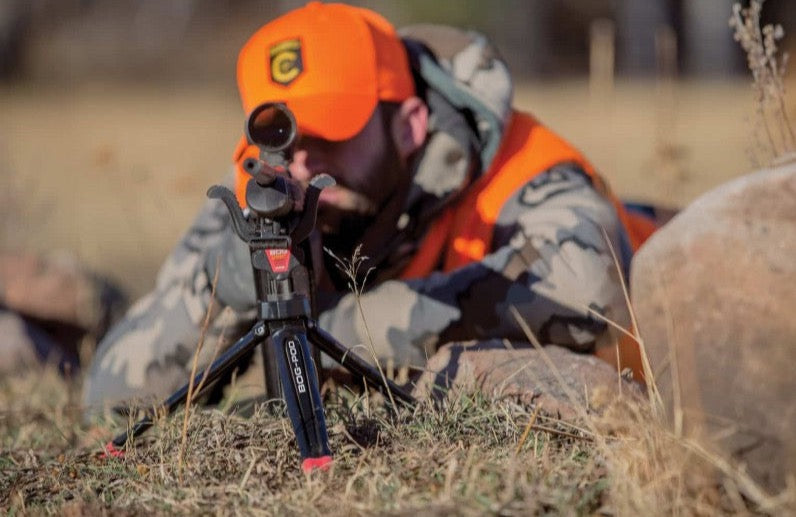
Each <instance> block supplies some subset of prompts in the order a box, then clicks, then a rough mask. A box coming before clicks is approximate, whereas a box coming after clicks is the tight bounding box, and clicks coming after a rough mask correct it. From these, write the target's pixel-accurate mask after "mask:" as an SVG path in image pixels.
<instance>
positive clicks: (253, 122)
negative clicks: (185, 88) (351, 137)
mask: <svg viewBox="0 0 796 517" xmlns="http://www.w3.org/2000/svg"><path fill="white" fill-rule="evenodd" d="M263 114H265V115H266V117H260V116H261V115H263ZM260 119H263V120H265V123H263V122H262V120H260ZM285 120H287V122H288V123H289V124H291V126H287V125H286V124H285ZM275 121H276V124H275ZM246 131H247V137H248V138H249V141H250V142H256V143H258V145H260V147H261V149H264V151H263V152H262V153H261V156H262V155H263V154H264V155H265V156H266V158H270V159H268V160H267V161H268V162H276V166H273V165H272V164H271V163H266V161H261V160H256V159H254V158H249V159H247V160H246V162H245V163H244V168H245V169H246V170H247V171H248V172H249V173H250V174H251V175H252V178H251V179H250V180H249V181H248V183H247V185H246V204H247V206H248V208H249V211H250V215H249V217H248V218H247V217H245V216H244V214H243V211H242V210H241V208H240V206H239V204H238V201H237V199H236V198H235V196H234V194H233V193H232V192H231V191H230V190H229V189H227V188H225V187H222V186H219V185H214V186H212V187H211V188H210V189H209V190H208V192H207V195H208V197H210V198H214V199H220V200H221V201H223V202H224V204H225V205H226V207H227V209H228V210H229V213H230V216H231V218H232V226H233V228H234V230H235V233H237V235H238V236H239V237H240V238H241V239H242V240H243V241H245V242H246V243H247V244H248V246H249V252H250V256H251V264H252V269H253V272H254V282H255V289H256V293H257V321H256V322H255V323H254V326H253V327H252V329H251V330H250V331H249V332H248V333H247V334H246V335H244V336H243V337H242V338H240V339H239V340H238V341H237V342H236V343H235V344H234V345H232V346H231V347H230V348H229V349H227V350H226V351H225V352H224V353H223V354H222V355H221V356H219V357H218V359H216V360H215V361H214V362H213V363H212V364H210V365H209V366H208V367H207V368H206V369H205V370H204V371H202V372H200V373H198V374H197V375H196V376H195V377H194V379H193V386H198V385H199V384H200V382H202V379H203V378H205V380H204V383H203V388H204V387H209V386H210V385H212V384H213V382H214V381H216V380H217V379H218V378H219V377H221V376H222V375H223V374H225V373H226V372H228V371H230V370H231V369H232V368H234V367H235V366H236V365H237V364H238V363H239V362H240V361H241V359H242V358H244V357H245V356H246V355H247V353H248V352H249V351H251V350H252V349H253V348H254V347H256V346H258V345H263V348H262V352H263V359H264V366H265V380H266V395H267V396H268V397H269V398H277V397H279V396H280V393H281V395H282V396H283V397H284V400H285V403H286V406H287V412H288V415H289V417H290V420H291V423H292V425H293V431H294V432H295V434H296V439H297V441H298V446H299V451H300V454H301V458H302V468H303V469H304V470H305V471H310V470H313V469H314V468H319V467H323V466H325V465H327V464H328V463H329V462H330V461H331V451H330V449H329V439H328V436H327V430H326V422H325V418H324V412H323V406H322V404H321V396H320V391H319V387H318V374H317V370H316V365H315V361H313V357H312V352H311V349H310V344H312V345H314V346H315V347H317V349H319V350H322V351H323V352H325V353H326V354H328V355H329V356H330V357H331V358H332V359H334V360H335V361H337V362H338V363H339V364H341V365H342V366H344V367H345V368H347V369H348V370H349V371H350V372H351V373H352V374H354V375H355V376H357V377H358V378H365V379H366V380H368V381H370V382H371V383H372V384H373V385H374V386H375V387H377V388H378V389H380V390H381V391H386V390H390V391H391V392H392V395H393V396H394V397H395V398H398V399H400V400H402V401H403V402H405V403H408V404H412V403H414V399H413V398H412V396H411V395H410V394H409V393H408V392H407V391H406V390H404V389H403V388H402V387H400V386H398V385H396V384H395V383H393V382H391V381H390V380H387V379H384V380H383V378H382V376H381V375H380V374H379V373H378V371H377V370H376V369H375V368H373V367H372V366H371V365H370V364H368V363H367V362H366V361H364V360H363V359H361V358H360V357H358V356H357V355H356V354H353V353H350V352H349V350H348V348H347V347H345V346H344V345H342V344H341V343H339V342H338V341H337V340H335V339H334V338H333V337H332V336H331V335H329V334H328V333H327V332H324V331H323V330H322V329H320V328H319V327H318V325H317V324H316V322H315V320H314V319H313V317H312V303H311V301H312V300H311V298H312V286H311V280H310V269H309V268H308V267H307V265H305V263H306V264H310V268H311V258H312V257H311V253H310V249H309V241H308V237H309V235H310V233H311V232H312V230H313V228H314V227H315V219H316V215H317V209H318V199H319V197H320V193H321V190H322V189H323V188H324V187H327V186H331V185H334V180H333V179H332V178H331V177H330V176H328V175H325V174H323V175H319V176H316V177H315V178H313V179H312V181H311V182H310V184H309V187H308V188H307V189H306V191H305V192H304V203H303V210H302V211H301V212H300V213H297V212H296V211H295V210H294V209H293V208H294V201H295V199H294V197H293V194H292V193H293V192H294V191H295V184H292V183H291V180H290V178H288V177H286V176H285V175H284V174H281V172H283V171H284V170H286V164H287V161H286V159H285V157H284V154H282V152H283V151H285V150H286V149H287V148H288V147H289V145H290V144H291V143H292V140H293V138H294V137H295V120H294V119H293V116H292V114H291V113H290V112H289V111H288V110H287V108H286V107H285V106H284V105H281V104H265V105H263V106H260V107H258V108H256V109H255V110H254V111H253V112H252V114H251V115H250V116H249V119H248V123H247V127H246ZM385 383H386V384H385ZM189 385H190V384H189V383H187V384H185V385H184V386H183V387H182V388H180V389H179V390H177V391H176V392H174V393H173V394H172V395H171V396H169V397H168V398H166V399H165V400H164V401H163V402H162V403H161V405H160V407H158V408H156V410H160V411H163V412H165V414H170V413H171V412H173V411H174V410H175V409H176V408H177V407H179V405H180V404H183V403H184V402H185V401H186V400H187V397H188V391H189ZM197 395H198V394H197ZM155 413H156V411H155V410H153V411H150V412H149V413H148V414H147V415H146V416H145V417H144V418H142V419H141V420H139V421H138V422H136V423H135V424H134V425H133V426H132V427H131V428H130V429H129V430H128V431H126V432H124V433H121V434H119V435H118V436H117V437H115V438H114V439H113V440H112V441H111V442H110V443H109V444H108V446H107V452H108V454H110V455H118V454H120V453H119V449H120V448H121V447H123V446H124V444H125V443H126V442H127V441H128V440H130V439H132V438H135V437H137V436H139V435H140V434H141V433H143V432H144V431H146V430H147V429H149V428H150V427H152V425H153V423H154V416H155Z"/></svg>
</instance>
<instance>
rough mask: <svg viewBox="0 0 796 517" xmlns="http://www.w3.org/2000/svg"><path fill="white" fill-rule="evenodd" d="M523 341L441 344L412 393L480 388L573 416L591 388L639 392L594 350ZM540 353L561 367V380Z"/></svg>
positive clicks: (588, 403)
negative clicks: (521, 343) (514, 343)
mask: <svg viewBox="0 0 796 517" xmlns="http://www.w3.org/2000/svg"><path fill="white" fill-rule="evenodd" d="M524 346H525V347H526V348H514V349H508V348H506V346H505V345H504V344H503V342H502V341H501V340H492V341H488V342H484V343H479V344H477V345H467V344H459V343H456V344H449V345H445V346H443V347H442V348H440V350H439V351H438V352H437V353H436V354H435V355H433V356H432V357H431V358H430V359H429V361H428V363H427V365H426V369H425V372H424V373H423V374H422V375H421V376H420V378H419V379H418V381H417V383H416V386H415V390H414V395H415V396H416V397H418V398H425V397H429V396H432V395H433V396H434V397H435V398H438V399H439V398H442V397H444V396H445V395H446V394H448V393H455V392H457V391H458V390H468V389H473V388H479V389H481V390H482V391H484V392H485V393H487V394H490V395H498V396H512V397H517V398H519V399H520V400H522V401H523V402H525V403H531V402H533V403H535V404H538V405H541V407H542V409H543V410H544V411H545V412H547V413H549V414H556V413H557V414H559V415H560V416H561V418H564V419H567V420H573V419H575V418H577V417H578V416H579V414H580V412H579V411H578V407H580V408H589V407H590V406H591V404H592V403H593V402H595V401H594V400H592V397H591V395H592V394H594V393H597V392H599V393H600V395H601V398H602V397H603V396H605V395H606V394H609V395H615V394H618V392H619V385H620V383H621V385H622V388H623V391H626V392H628V393H633V394H639V393H640V389H639V387H638V385H637V384H635V383H631V382H628V381H626V380H624V379H621V378H620V377H619V376H618V374H617V373H616V370H615V369H614V368H613V367H612V366H611V365H609V364H607V363H606V362H604V361H602V360H600V359H598V358H596V357H594V356H591V355H585V354H578V353H575V352H571V351H570V350H567V349H566V348H562V347H559V346H554V345H550V346H546V347H544V349H543V352H540V351H539V350H536V349H534V348H527V347H528V345H527V344H525V345H524ZM542 353H544V354H546V355H547V357H548V358H549V360H550V361H552V364H553V365H554V366H555V368H556V369H557V370H558V371H559V372H560V373H561V376H562V378H563V381H564V382H563V386H562V383H561V382H559V380H558V378H557V377H556V375H555V373H554V371H552V370H551V369H550V367H549V366H548V362H547V361H545V358H544V357H543V356H542ZM567 391H569V392H570V394H572V395H573V398H574V400H572V399H570V397H569V396H568V395H567ZM606 392H607V393H606ZM587 394H588V396H587Z"/></svg>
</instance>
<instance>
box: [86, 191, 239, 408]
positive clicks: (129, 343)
mask: <svg viewBox="0 0 796 517" xmlns="http://www.w3.org/2000/svg"><path fill="white" fill-rule="evenodd" d="M230 181H231V178H227V181H226V184H229V183H230ZM229 227H230V218H229V214H228V213H227V210H226V208H225V207H224V205H223V204H222V203H221V202H220V201H218V200H207V201H206V202H205V204H204V205H203V207H202V209H201V211H200V212H199V215H198V216H197V217H196V219H195V221H194V223H193V224H192V225H191V227H190V228H189V230H188V231H187V233H186V234H185V235H184V237H183V238H182V239H181V240H180V242H179V243H178V244H177V246H176V247H175V249H174V250H173V251H172V253H171V255H170V256H169V257H168V259H167V260H166V262H165V263H164V265H163V266H162V267H161V270H160V272H159V273H158V277H157V281H156V285H155V289H154V290H153V291H152V292H150V293H149V294H147V295H146V296H145V297H143V298H142V299H140V300H139V301H138V302H137V303H135V304H134V305H133V306H132V307H131V308H130V310H129V311H128V312H127V314H126V315H125V317H124V318H123V319H122V320H121V321H120V322H118V323H117V324H116V325H115V326H114V327H113V328H112V329H111V330H110V332H108V334H106V336H105V337H104V339H103V340H102V341H101V342H100V344H99V347H98V349H97V353H96V355H95V357H94V359H93V361H92V363H91V367H90V369H89V371H88V374H87V375H86V379H85V382H84V387H83V402H84V406H85V407H86V408H87V409H88V411H89V413H92V412H94V411H96V410H99V409H102V406H106V405H111V404H116V403H120V402H125V403H135V402H138V403H140V404H148V403H151V402H153V401H154V399H160V398H161V397H163V396H165V395H168V394H169V393H171V392H172V391H174V390H175V389H177V388H179V387H180V386H181V385H183V384H184V383H185V382H186V380H187V379H188V376H189V374H190V368H191V365H192V361H193V356H194V352H195V350H196V347H197V344H198V342H199V339H200V336H201V335H202V328H203V326H204V323H205V319H206V315H207V311H208V308H211V314H210V319H209V325H208V328H207V329H206V330H205V343H204V346H203V349H202V353H201V354H200V357H199V364H200V366H201V365H204V364H207V363H209V362H210V360H211V358H212V354H213V352H214V351H215V349H216V343H218V342H219V340H221V344H222V346H226V345H229V344H230V343H231V342H233V341H234V339H235V338H236V337H237V336H238V335H239V334H241V333H242V332H245V330H248V327H249V326H250V325H251V324H252V322H253V321H254V311H253V309H252V307H253V304H254V289H253V287H252V281H251V268H250V267H241V266H240V264H231V263H230V262H232V261H240V260H243V262H242V264H243V266H248V258H247V255H246V254H245V249H244V250H243V256H242V258H241V254H240V253H230V251H235V250H237V249H238V248H239V247H240V246H241V245H242V246H244V247H245V244H242V241H239V242H240V243H241V244H240V245H238V244H237V242H238V240H236V239H235V235H234V234H233V232H231V231H229ZM216 264H218V266H216ZM216 267H218V271H219V277H218V281H217V286H218V287H217V290H216V293H215V294H216V297H215V300H214V302H213V303H212V304H211V303H210V300H211V295H212V292H213V279H214V278H215V270H216ZM246 274H248V275H249V279H248V282H247V281H246V279H243V280H241V279H238V278H237V277H238V276H241V275H246ZM247 289H248V291H250V292H248V291H247ZM133 399H135V400H133Z"/></svg>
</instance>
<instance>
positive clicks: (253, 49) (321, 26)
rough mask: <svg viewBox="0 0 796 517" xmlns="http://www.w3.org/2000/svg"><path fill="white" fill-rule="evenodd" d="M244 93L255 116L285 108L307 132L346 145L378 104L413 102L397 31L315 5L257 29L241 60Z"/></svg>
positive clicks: (356, 12)
mask: <svg viewBox="0 0 796 517" xmlns="http://www.w3.org/2000/svg"><path fill="white" fill-rule="evenodd" d="M238 89H239V90H240V96H241V102H242V103H243V109H244V111H245V112H246V113H247V114H248V113H250V112H251V111H252V109H254V108H255V107H257V106H259V105H260V104H262V103H264V102H284V103H286V104H287V106H288V107H289V108H290V109H291V110H292V111H293V113H294V114H295V116H296V121H297V123H298V129H299V132H300V133H304V134H308V135H311V136H315V137H319V138H324V139H326V140H335V141H339V140H345V139H347V138H350V137H352V136H354V135H356V134H357V133H359V132H360V131H361V130H362V128H364V127H365V124H366V123H367V121H368V120H369V119H370V117H371V115H372V114H373V110H374V109H375V108H376V105H377V104H378V102H379V101H395V102H400V101H403V100H405V99H406V98H408V97H410V96H412V95H414V91H415V89H414V83H413V81H412V75H411V72H410V70H409V61H408V58H407V56H406V50H405V49H404V46H403V44H402V43H401V40H400V39H399V37H398V35H397V34H396V33H395V29H394V28H393V26H392V25H391V24H390V23H389V22H388V21H387V20H385V19H384V18H382V17H381V16H380V15H378V14H376V13H374V12H373V11H369V10H367V9H362V8H359V7H353V6H350V5H344V4H322V3H320V2H310V3H309V4H307V5H306V6H304V7H302V8H299V9H296V10H294V11H291V12H289V13H287V14H285V15H284V16H281V17H279V18H277V19H275V20H273V21H272V22H270V23H268V24H266V25H265V26H263V27H262V28H260V30H258V31H257V32H256V33H255V34H254V35H253V36H252V37H251V38H250V39H249V41H248V42H246V44H245V45H244V46H243V49H241V51H240V55H239V56H238Z"/></svg>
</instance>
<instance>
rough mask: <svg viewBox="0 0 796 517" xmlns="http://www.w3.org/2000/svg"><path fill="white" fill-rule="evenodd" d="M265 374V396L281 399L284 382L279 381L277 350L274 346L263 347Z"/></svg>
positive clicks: (271, 398) (270, 398)
mask: <svg viewBox="0 0 796 517" xmlns="http://www.w3.org/2000/svg"><path fill="white" fill-rule="evenodd" d="M262 355H263V374H264V376H265V396H266V398H267V399H269V400H273V399H281V398H283V395H282V384H281V383H280V381H279V367H278V366H277V363H276V361H277V359H276V350H275V349H274V347H272V346H264V347H262Z"/></svg>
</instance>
